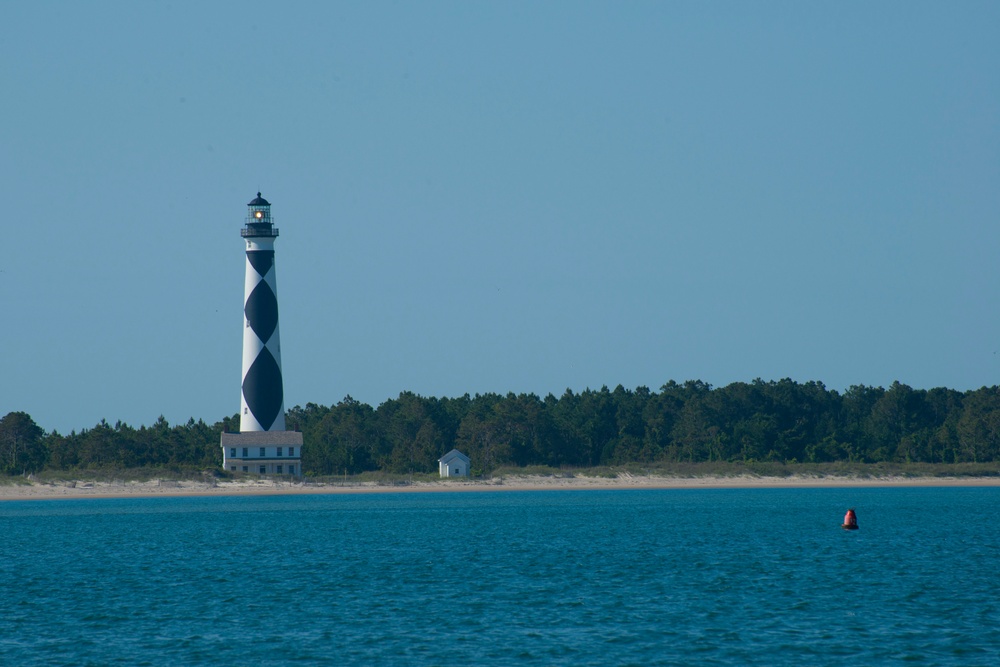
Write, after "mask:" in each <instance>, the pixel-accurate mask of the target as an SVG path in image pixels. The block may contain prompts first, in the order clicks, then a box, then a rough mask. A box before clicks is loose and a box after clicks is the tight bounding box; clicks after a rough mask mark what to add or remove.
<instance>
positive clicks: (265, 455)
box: [220, 431, 302, 477]
mask: <svg viewBox="0 0 1000 667" xmlns="http://www.w3.org/2000/svg"><path fill="white" fill-rule="evenodd" d="M220 444H221V446H222V468H223V469H224V470H228V471H229V472H242V473H248V474H251V473H252V474H255V475H285V476H292V477H301V476H302V433H300V432H298V431H247V432H244V433H223V434H222V441H221V443H220Z"/></svg>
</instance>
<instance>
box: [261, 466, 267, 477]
mask: <svg viewBox="0 0 1000 667" xmlns="http://www.w3.org/2000/svg"><path fill="white" fill-rule="evenodd" d="M266 472H267V466H261V467H260V474H261V475H263V474H264V473H266Z"/></svg>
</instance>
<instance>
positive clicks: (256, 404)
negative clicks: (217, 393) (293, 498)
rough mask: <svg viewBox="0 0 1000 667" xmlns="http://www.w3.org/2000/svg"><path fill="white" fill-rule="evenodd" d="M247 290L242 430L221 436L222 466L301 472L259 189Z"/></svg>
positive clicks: (249, 230)
mask: <svg viewBox="0 0 1000 667" xmlns="http://www.w3.org/2000/svg"><path fill="white" fill-rule="evenodd" d="M240 235H241V236H242V237H243V240H244V241H245V243H246V278H245V281H244V291H243V376H242V377H243V382H242V387H241V392H240V432H239V433H223V434H222V462H223V467H224V468H225V469H227V470H229V471H230V472H245V473H254V474H259V475H294V476H298V475H301V474H302V466H301V460H302V434H301V433H299V432H295V431H286V430H285V393H284V382H283V381H282V378H281V339H280V337H279V335H278V285H277V280H276V272H275V261H274V241H275V239H277V238H278V228H277V227H275V226H274V221H273V219H272V218H271V203H270V202H268V201H267V200H266V199H264V198H263V197H262V196H261V194H260V193H259V192H258V193H257V196H256V197H255V198H254V199H252V200H251V201H250V203H249V204H247V219H246V224H245V225H244V226H243V229H241V230H240Z"/></svg>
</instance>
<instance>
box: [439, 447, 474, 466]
mask: <svg viewBox="0 0 1000 667" xmlns="http://www.w3.org/2000/svg"><path fill="white" fill-rule="evenodd" d="M455 459H462V460H463V461H464V462H466V463H468V462H469V457H468V456H466V455H465V454H463V453H462V452H460V451H458V450H457V449H453V450H451V451H450V452H448V453H447V454H445V455H444V456H442V457H441V458H439V459H438V463H450V462H451V461H454V460H455Z"/></svg>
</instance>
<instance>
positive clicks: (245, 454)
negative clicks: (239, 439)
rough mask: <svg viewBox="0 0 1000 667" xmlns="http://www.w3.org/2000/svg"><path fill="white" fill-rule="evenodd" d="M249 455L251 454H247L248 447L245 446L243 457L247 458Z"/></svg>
mask: <svg viewBox="0 0 1000 667" xmlns="http://www.w3.org/2000/svg"><path fill="white" fill-rule="evenodd" d="M247 456H249V454H247V448H246V447H244V448H243V458H246V457H247Z"/></svg>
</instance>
